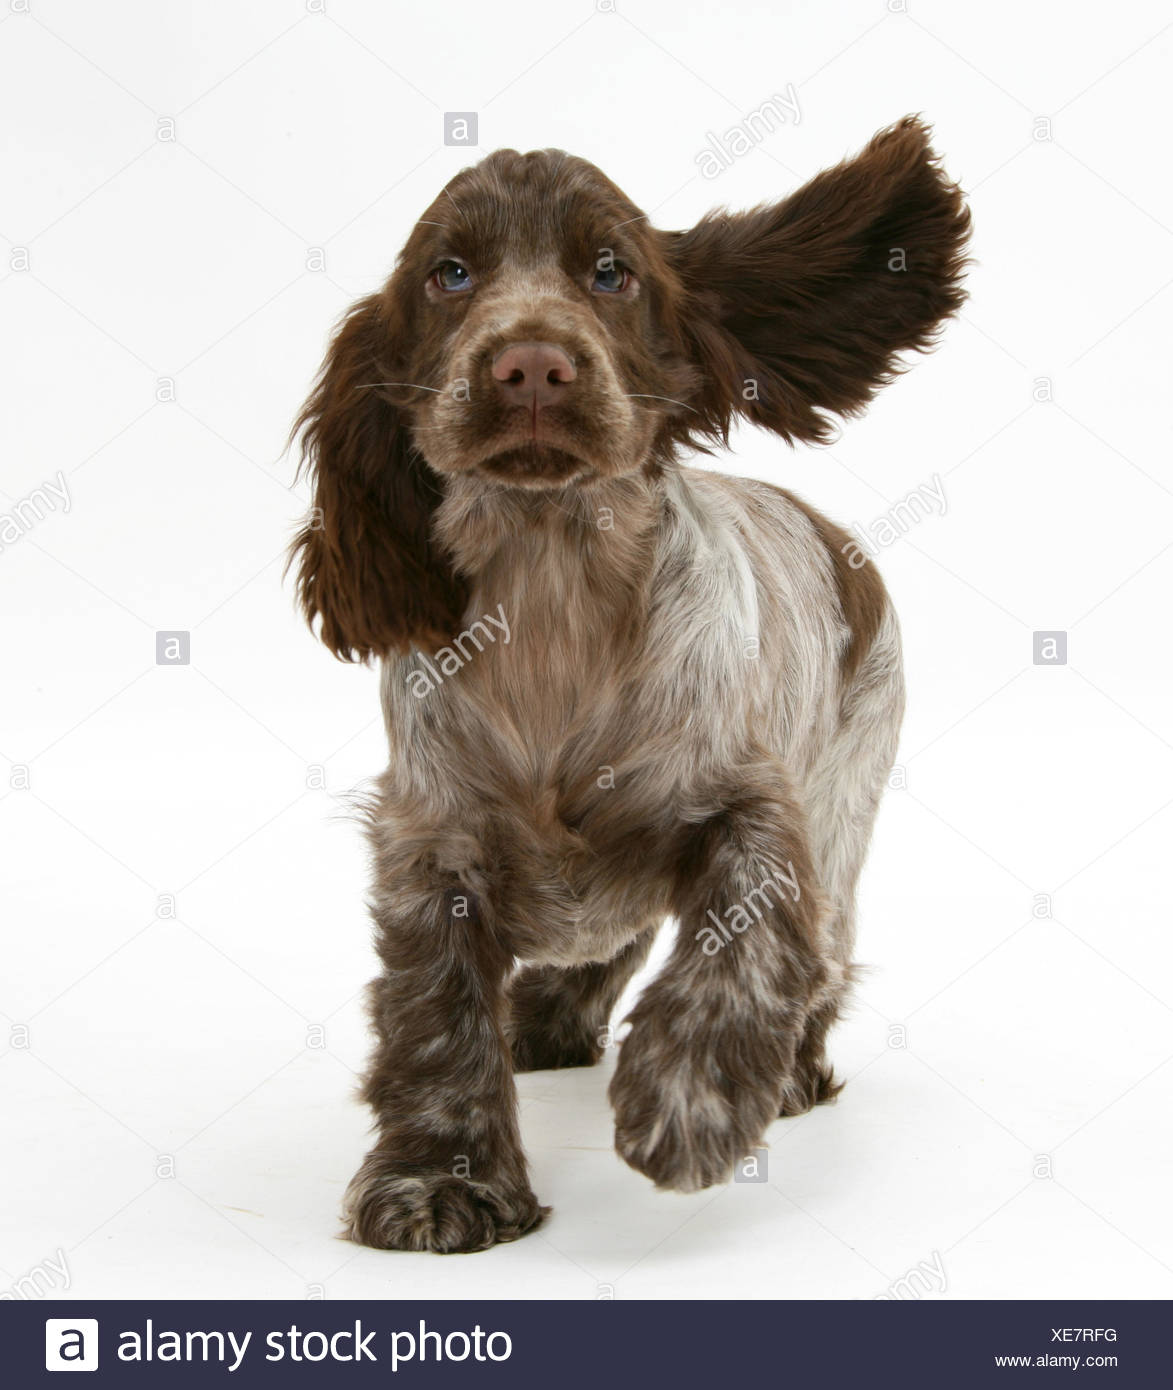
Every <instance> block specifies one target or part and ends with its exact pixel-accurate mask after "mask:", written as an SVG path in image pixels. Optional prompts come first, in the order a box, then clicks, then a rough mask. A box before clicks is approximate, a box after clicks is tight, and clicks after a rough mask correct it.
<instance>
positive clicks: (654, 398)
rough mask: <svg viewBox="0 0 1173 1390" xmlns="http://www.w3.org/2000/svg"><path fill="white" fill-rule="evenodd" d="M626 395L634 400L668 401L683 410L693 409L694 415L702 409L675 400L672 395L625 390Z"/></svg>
mask: <svg viewBox="0 0 1173 1390" xmlns="http://www.w3.org/2000/svg"><path fill="white" fill-rule="evenodd" d="M624 395H626V396H630V397H631V398H632V399H633V400H635V399H639V400H641V401H667V402H668V404H669V405H678V406H680V408H681V409H682V410H691V411H692V413H693V414H694V415H699V414H700V411H699V410H696V409H694V408H693V407H692V406H691V405H685V403H684V402H683V401H674V400H673V399H672V397H671V396H649V395H647V393H646V392H644V391H625V392H624Z"/></svg>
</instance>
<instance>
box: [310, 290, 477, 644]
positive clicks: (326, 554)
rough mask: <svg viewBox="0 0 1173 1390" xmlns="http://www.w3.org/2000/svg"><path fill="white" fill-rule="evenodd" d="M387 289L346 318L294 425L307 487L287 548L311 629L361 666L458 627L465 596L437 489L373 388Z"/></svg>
mask: <svg viewBox="0 0 1173 1390" xmlns="http://www.w3.org/2000/svg"><path fill="white" fill-rule="evenodd" d="M390 318H391V313H390V309H389V305H388V302H387V296H386V294H385V293H381V294H376V295H371V296H370V297H369V298H367V299H364V300H361V301H360V302H359V303H358V304H356V305H355V306H354V307H353V308H352V309H351V310H350V312H349V313H348V314H347V315H346V317H345V319H344V320H343V322H342V324H341V325H340V327H339V329H338V331H337V333H335V335H334V339H333V341H332V342H331V344H330V348H329V351H328V352H327V354H326V360H325V362H324V363H323V365H322V370H321V372H320V374H319V376H318V379H317V382H316V383H315V385H314V389H313V392H312V394H311V395H310V397H309V399H308V400H307V401H306V403H305V406H304V407H303V409H302V412H301V415H300V416H299V417H298V419H297V422H296V424H295V425H294V435H295V436H296V435H299V434H300V436H301V467H300V469H299V473H300V472H302V471H304V472H305V473H307V474H309V476H310V477H311V478H312V480H313V487H314V493H313V504H312V508H313V509H312V511H311V513H310V517H309V520H308V521H307V522H306V524H305V526H304V527H303V528H302V530H301V531H300V533H299V534H298V536H297V537H296V539H295V540H294V542H293V545H292V547H291V548H290V554H289V563H290V564H291V565H292V564H293V563H294V562H295V561H296V562H297V565H298V578H297V588H298V598H299V600H300V602H301V607H302V610H303V611H304V613H305V615H306V618H307V620H308V621H309V623H310V625H311V626H313V624H314V622H315V621H316V620H317V621H320V631H319V635H320V637H321V639H322V641H323V642H324V643H325V644H326V646H327V647H329V648H330V650H331V651H332V652H333V653H334V655H335V656H337V657H340V658H341V659H342V660H343V661H366V660H368V659H369V658H370V657H372V656H385V655H387V654H388V653H390V652H392V651H403V650H406V649H408V648H409V647H411V646H414V645H418V644H420V643H423V642H425V641H432V640H435V641H437V642H441V643H442V642H443V641H445V640H447V638H448V637H449V636H450V635H451V634H452V633H453V632H455V631H456V630H457V629H458V628H459V626H460V624H459V622H458V621H457V619H459V617H460V614H461V612H462V610H463V608H464V603H465V592H464V587H463V585H462V584H461V582H460V580H459V579H458V577H457V576H456V575H455V573H454V572H453V570H452V567H451V565H450V564H449V563H448V561H447V559H446V557H445V556H444V555H443V553H442V552H441V550H440V549H439V547H438V546H437V545H436V543H435V542H434V541H433V539H432V534H431V523H432V514H433V512H434V511H435V508H436V506H437V505H438V503H439V502H440V500H441V496H442V494H441V491H440V487H439V484H438V482H437V481H436V480H435V479H434V478H433V476H432V475H431V473H430V472H429V470H428V467H427V465H426V464H425V463H424V461H423V459H422V458H421V457H420V456H419V454H418V453H417V452H416V451H415V450H414V449H413V448H412V446H411V443H410V441H409V439H408V436H407V432H406V430H405V429H404V428H403V426H402V423H401V421H400V418H399V412H398V410H397V409H396V407H395V406H394V405H392V404H391V402H390V400H389V399H388V396H387V393H386V392H384V391H382V390H380V389H379V385H378V383H383V382H386V381H387V371H388V370H389V368H388V365H387V358H388V355H389V350H390V345H391V343H392V342H393V333H392V325H391V322H390Z"/></svg>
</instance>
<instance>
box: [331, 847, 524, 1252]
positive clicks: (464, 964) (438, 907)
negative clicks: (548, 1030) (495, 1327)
mask: <svg viewBox="0 0 1173 1390" xmlns="http://www.w3.org/2000/svg"><path fill="white" fill-rule="evenodd" d="M420 877H421V881H413V880H414V879H415V878H416V875H415V874H414V873H412V872H409V873H407V874H401V875H400V876H399V877H398V878H397V879H396V880H394V881H393V882H392V884H391V886H390V888H389V889H388V891H385V892H381V893H380V895H379V897H378V898H377V900H376V904H375V908H374V917H375V921H376V925H377V927H378V949H379V954H380V956H381V957H382V960H383V964H384V967H385V969H384V973H383V975H382V976H381V977H380V978H379V979H377V980H375V982H374V983H373V985H372V986H371V1012H372V1016H373V1021H374V1026H375V1032H376V1035H377V1038H378V1045H377V1047H376V1050H375V1055H374V1058H373V1060H372V1064H371V1067H370V1070H369V1072H368V1074H367V1078H366V1083H365V1087H364V1098H365V1099H366V1100H367V1102H368V1103H369V1104H370V1105H371V1106H372V1107H373V1108H374V1111H375V1120H376V1123H377V1126H378V1131H379V1138H378V1142H377V1143H376V1144H375V1147H374V1148H373V1149H372V1150H371V1152H370V1153H369V1154H368V1155H367V1157H366V1160H365V1161H364V1163H363V1165H362V1167H361V1168H360V1169H359V1171H358V1173H357V1174H356V1175H355V1177H354V1179H353V1181H352V1182H351V1184H350V1187H349V1188H348V1190H347V1194H346V1202H345V1220H346V1225H347V1233H348V1234H349V1235H350V1237H351V1238H352V1239H353V1240H357V1241H360V1242H361V1243H362V1244H364V1245H373V1246H377V1247H378V1248H380V1249H387V1250H433V1251H437V1252H441V1253H450V1252H455V1251H469V1250H485V1249H487V1248H488V1247H489V1246H491V1245H494V1244H496V1243H498V1242H500V1241H508V1240H516V1239H517V1238H518V1237H519V1236H522V1235H525V1233H526V1232H527V1231H531V1230H533V1229H534V1228H535V1227H536V1226H538V1225H539V1224H540V1223H541V1221H542V1218H543V1216H544V1215H545V1213H546V1209H545V1208H543V1207H540V1206H539V1205H538V1202H537V1199H536V1198H535V1196H534V1194H533V1192H532V1191H531V1190H530V1185H529V1179H528V1176H527V1173H526V1163H525V1157H524V1154H523V1153H522V1149H521V1141H520V1136H519V1134H518V1126H517V1096H516V1092H515V1090H514V1083H513V1074H512V1063H511V1058H510V1053H509V1046H508V1043H507V1042H506V1039H505V1035H504V1032H503V1029H502V1022H501V1020H502V1016H503V1011H504V984H505V979H506V974H507V971H508V968H509V966H510V964H511V961H512V956H511V953H510V952H509V951H508V950H507V949H506V948H505V947H504V946H503V945H502V943H501V942H500V940H499V939H498V937H497V935H496V933H495V931H494V929H493V923H492V921H491V920H489V914H488V904H487V903H486V902H485V901H484V899H483V898H478V897H477V896H476V894H475V893H473V892H471V891H467V890H465V889H462V887H461V886H460V885H456V886H455V887H453V886H452V885H451V883H449V885H448V886H446V887H444V886H441V885H440V883H438V882H435V881H432V882H427V881H422V877H423V876H422V875H421V876H420Z"/></svg>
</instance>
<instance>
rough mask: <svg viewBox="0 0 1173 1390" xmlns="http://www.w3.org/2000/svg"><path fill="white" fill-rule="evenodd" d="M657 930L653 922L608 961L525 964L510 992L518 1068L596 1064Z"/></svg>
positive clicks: (510, 1031) (509, 1028) (511, 1034)
mask: <svg viewBox="0 0 1173 1390" xmlns="http://www.w3.org/2000/svg"><path fill="white" fill-rule="evenodd" d="M655 934H656V933H655V930H654V924H652V925H650V926H648V927H647V928H646V929H645V930H644V931H642V932H641V933H640V934H639V936H637V937H636V938H635V939H634V940H633V941H630V942H629V943H628V944H627V945H626V946H625V947H624V948H623V949H622V950H621V951H620V952H619V954H618V955H617V956H614V957H613V958H612V959H611V960H608V961H592V962H591V963H589V964H587V965H574V966H567V967H559V966H555V965H536V966H535V965H531V966H526V967H523V969H521V970H520V971H519V972H518V973H517V975H515V976H514V978H513V982H512V985H511V987H510V992H509V1010H510V1016H509V1023H508V1026H507V1030H506V1031H507V1034H508V1037H509V1041H510V1045H511V1046H512V1049H513V1069H514V1071H545V1070H547V1069H553V1068H555V1067H591V1066H594V1064H595V1063H596V1062H597V1061H598V1060H599V1058H600V1057H602V1055H603V1051H604V1049H605V1048H606V1046H607V1038H606V1029H607V1025H608V1023H609V1021H610V1018H611V1011H612V1010H613V1009H614V1007H615V1005H616V1003H617V1002H618V1000H619V996H620V995H621V994H622V993H623V990H624V988H625V987H626V985H627V983H628V982H629V981H630V979H631V978H632V976H633V975H634V974H635V972H636V971H637V970H638V969H639V968H640V966H641V965H642V964H643V963H644V961H645V960H646V959H647V956H648V952H649V950H650V949H651V946H652V941H653V939H654V938H655Z"/></svg>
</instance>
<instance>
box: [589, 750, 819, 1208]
mask: <svg viewBox="0 0 1173 1390" xmlns="http://www.w3.org/2000/svg"><path fill="white" fill-rule="evenodd" d="M739 780H741V779H739ZM734 785H736V783H735V784H734ZM741 786H742V788H743V790H738V791H736V792H732V791H731V792H730V793H729V794H728V795H727V796H726V797H720V795H719V794H715V795H714V796H713V797H712V798H711V799H710V801H709V805H708V807H707V808H706V809H705V810H704V811H703V812H702V814H700V815H698V816H697V817H696V823H695V824H693V825H691V826H685V827H682V828H681V831H680V835H679V841H678V852H677V853H676V855H675V857H674V860H673V863H672V865H671V872H672V876H673V879H674V896H675V901H674V910H675V915H676V916H677V917H678V919H679V922H680V933H679V937H678V939H677V943H676V946H675V949H674V951H673V953H672V955H671V957H670V958H669V960H668V962H667V964H666V966H665V968H664V970H663V972H662V973H661V974H660V975H659V976H658V977H657V978H656V979H655V980H654V981H652V983H651V984H650V985H649V986H648V988H647V989H646V990H645V991H644V993H643V995H642V996H641V997H640V1000H639V1002H638V1004H637V1006H636V1008H635V1010H634V1012H633V1013H632V1015H631V1031H630V1033H629V1034H628V1036H627V1039H626V1041H625V1042H624V1043H623V1046H622V1049H621V1051H620V1055H619V1063H618V1067H617V1069H616V1072H615V1076H614V1078H613V1079H612V1082H611V1100H612V1103H613V1105H614V1107H615V1118H616V1147H617V1149H618V1150H619V1153H620V1154H621V1156H622V1157H623V1158H624V1159H626V1161H627V1162H628V1163H629V1164H630V1165H631V1166H632V1167H633V1168H635V1169H637V1170H638V1171H639V1172H641V1173H645V1174H647V1176H648V1177H650V1178H652V1179H653V1180H654V1181H655V1182H656V1185H657V1186H659V1187H667V1188H675V1189H677V1190H679V1191H685V1192H689V1191H695V1190H697V1189H699V1188H703V1187H709V1186H711V1185H713V1184H714V1183H719V1182H724V1181H726V1180H727V1179H728V1178H729V1177H730V1176H731V1175H732V1172H733V1169H734V1165H735V1164H736V1163H737V1162H738V1160H739V1159H741V1158H743V1157H745V1156H746V1155H747V1154H748V1153H749V1151H750V1150H751V1149H752V1148H753V1147H754V1146H755V1145H757V1144H758V1143H759V1142H760V1141H761V1138H762V1135H763V1133H764V1131H765V1129H766V1126H767V1125H768V1124H769V1123H770V1122H771V1121H772V1120H773V1119H775V1118H776V1117H777V1115H778V1113H779V1109H780V1108H781V1102H782V1099H783V1096H784V1094H785V1093H786V1092H787V1090H788V1088H789V1087H790V1086H791V1085H792V1083H793V1080H794V1072H795V1059H796V1055H797V1051H798V1046H799V1043H800V1041H801V1039H802V1036H803V1029H804V1025H805V1023H806V1020H807V1018H808V1015H809V1014H810V1013H811V1011H812V1009H815V1008H817V1007H818V1006H819V1005H820V1003H822V1002H823V1001H824V1000H825V999H827V998H829V997H831V996H833V995H834V993H835V992H836V991H837V990H838V989H839V988H841V985H842V976H843V970H842V967H841V966H840V965H839V964H838V963H837V962H836V961H835V960H834V959H833V957H832V955H831V952H830V943H829V942H828V941H827V940H826V938H825V925H826V912H825V909H824V907H823V902H822V895H821V892H820V889H819V885H818V883H817V881H816V877H815V873H814V869H813V865H812V863H811V857H810V853H809V850H808V847H807V840H806V833H805V827H804V817H803V814H802V811H801V808H800V807H799V806H798V805H797V804H796V802H795V801H794V799H793V798H792V797H791V796H790V795H789V794H788V793H787V791H786V787H785V782H784V780H783V773H782V771H781V769H775V770H774V773H773V775H771V774H770V771H769V770H768V769H767V770H765V773H764V775H763V770H762V769H761V768H754V769H752V770H747V771H746V772H745V774H744V780H741ZM690 819H691V817H690Z"/></svg>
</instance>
